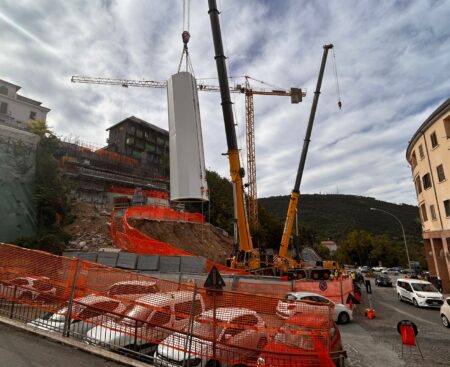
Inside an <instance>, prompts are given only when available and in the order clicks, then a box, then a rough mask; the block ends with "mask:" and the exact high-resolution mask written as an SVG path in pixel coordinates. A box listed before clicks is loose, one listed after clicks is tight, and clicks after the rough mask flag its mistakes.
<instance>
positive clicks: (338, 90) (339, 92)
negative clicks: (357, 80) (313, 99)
mask: <svg viewBox="0 0 450 367" xmlns="http://www.w3.org/2000/svg"><path fill="white" fill-rule="evenodd" d="M331 51H332V52H333V69H334V78H335V82H336V94H337V97H338V107H339V109H342V102H341V91H340V88H339V79H338V72H337V66H336V54H335V51H334V47H333V48H332V49H331Z"/></svg>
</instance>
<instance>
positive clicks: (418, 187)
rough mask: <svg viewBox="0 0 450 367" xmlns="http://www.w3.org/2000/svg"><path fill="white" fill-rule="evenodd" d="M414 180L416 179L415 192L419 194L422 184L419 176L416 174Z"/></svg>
mask: <svg viewBox="0 0 450 367" xmlns="http://www.w3.org/2000/svg"><path fill="white" fill-rule="evenodd" d="M415 181H416V192H417V195H419V194H420V193H421V192H422V184H421V182H420V176H417V177H416V180H415Z"/></svg>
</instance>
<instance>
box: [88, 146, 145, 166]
mask: <svg viewBox="0 0 450 367" xmlns="http://www.w3.org/2000/svg"><path fill="white" fill-rule="evenodd" d="M95 154H96V155H98V156H99V157H103V158H107V159H109V160H111V161H116V162H120V163H124V164H127V165H129V166H131V167H137V166H138V163H139V162H138V161H137V160H136V159H134V158H130V157H127V156H124V155H122V154H119V153H115V152H112V151H110V150H108V149H106V148H101V149H97V150H96V151H95Z"/></svg>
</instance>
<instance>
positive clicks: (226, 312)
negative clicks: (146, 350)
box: [153, 307, 267, 367]
mask: <svg viewBox="0 0 450 367" xmlns="http://www.w3.org/2000/svg"><path fill="white" fill-rule="evenodd" d="M213 318H214V311H213V310H208V311H206V312H204V313H202V314H201V315H200V316H198V317H197V318H196V320H194V325H193V328H192V330H193V334H194V335H193V337H192V339H191V338H189V340H187V334H182V333H175V334H173V335H171V336H169V337H168V338H167V339H165V340H164V341H163V342H162V343H161V344H160V345H159V346H158V349H157V350H156V353H155V354H154V357H153V365H154V366H155V367H179V366H185V365H186V362H185V360H186V359H187V358H189V365H190V366H192V367H207V366H215V365H216V366H217V365H218V364H216V363H217V362H216V361H215V360H212V359H211V358H212V356H213V340H214V337H213V334H214V329H213ZM215 318H216V322H218V323H219V325H220V324H221V325H222V326H219V327H216V333H217V334H216V339H215V342H216V343H217V344H216V345H215V347H216V348H215V355H216V359H217V360H220V361H222V363H221V365H222V366H223V365H227V366H228V365H231V366H234V365H236V366H237V365H239V366H242V361H246V360H251V359H254V360H256V358H257V357H258V354H259V352H258V351H260V350H262V349H263V348H264V346H265V345H266V343H267V334H266V332H265V331H263V329H264V328H265V323H264V320H263V319H262V318H261V316H259V315H258V314H257V313H256V311H253V310H249V309H247V308H238V307H220V308H217V309H216V312H215ZM187 343H189V352H188V353H189V356H186V348H185V347H184V346H186V345H187ZM224 361H226V362H224Z"/></svg>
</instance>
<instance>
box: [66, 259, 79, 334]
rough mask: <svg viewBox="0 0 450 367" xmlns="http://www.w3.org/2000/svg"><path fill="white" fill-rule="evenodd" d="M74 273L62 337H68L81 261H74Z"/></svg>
mask: <svg viewBox="0 0 450 367" xmlns="http://www.w3.org/2000/svg"><path fill="white" fill-rule="evenodd" d="M75 261H76V267H75V272H74V274H73V280H72V288H71V290H70V296H69V302H68V305H67V314H66V317H65V319H64V327H63V334H62V335H63V336H66V337H68V336H69V332H70V320H71V318H72V307H73V299H74V297H75V291H76V289H77V281H78V273H79V272H80V266H81V261H80V259H76V260H75Z"/></svg>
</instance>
